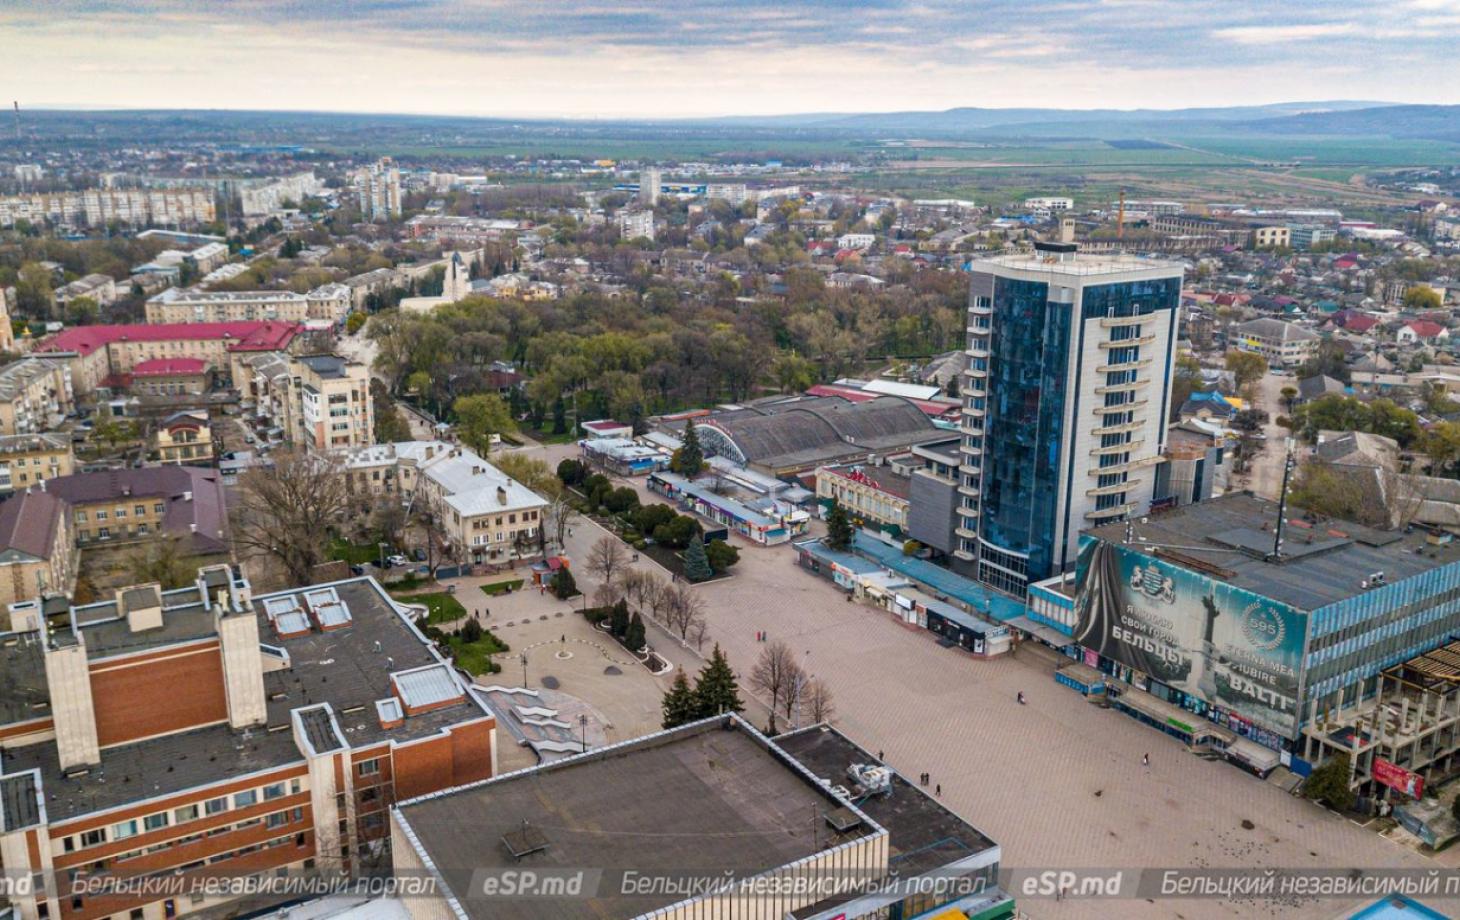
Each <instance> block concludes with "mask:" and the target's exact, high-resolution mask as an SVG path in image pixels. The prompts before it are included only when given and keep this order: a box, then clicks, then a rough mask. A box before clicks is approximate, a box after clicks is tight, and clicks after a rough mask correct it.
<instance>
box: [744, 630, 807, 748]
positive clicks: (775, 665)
mask: <svg viewBox="0 0 1460 920" xmlns="http://www.w3.org/2000/svg"><path fill="white" fill-rule="evenodd" d="M804 679H805V674H804V672H803V671H802V669H801V663H800V662H798V661H797V660H796V653H795V652H793V651H792V650H791V647H790V646H789V645H787V644H786V643H784V642H772V643H770V644H769V645H767V646H766V647H765V648H764V649H762V650H761V653H760V657H759V658H758V659H756V662H755V667H754V668H752V669H751V671H750V685H751V686H752V687H754V688H755V689H757V690H759V691H760V692H762V693H764V694H766V695H767V696H769V697H770V698H771V701H770V708H771V722H770V730H771V732H772V733H774V732H775V730H776V710H777V709H779V708H780V706H781V704H782V702H783V701H784V700H785V698H786V697H789V696H790V695H791V694H792V693H793V692H794V690H795V688H796V687H797V685H798V684H799V682H800V681H803V680H804Z"/></svg>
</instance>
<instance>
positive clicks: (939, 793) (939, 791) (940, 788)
mask: <svg viewBox="0 0 1460 920" xmlns="http://www.w3.org/2000/svg"><path fill="white" fill-rule="evenodd" d="M933 794H934V795H936V796H938V797H939V798H942V796H943V784H942V783H939V784H938V788H937V789H935V790H933Z"/></svg>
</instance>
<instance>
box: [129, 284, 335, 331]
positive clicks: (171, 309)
mask: <svg viewBox="0 0 1460 920" xmlns="http://www.w3.org/2000/svg"><path fill="white" fill-rule="evenodd" d="M308 318H309V298H308V297H306V296H305V295H303V294H296V293H294V292H293V291H197V290H193V289H191V288H168V289H167V290H165V291H163V292H162V293H160V294H156V295H154V296H152V297H149V298H147V322H149V323H236V322H246V321H250V320H274V321H278V322H286V323H302V322H304V321H305V320H306V319H308Z"/></svg>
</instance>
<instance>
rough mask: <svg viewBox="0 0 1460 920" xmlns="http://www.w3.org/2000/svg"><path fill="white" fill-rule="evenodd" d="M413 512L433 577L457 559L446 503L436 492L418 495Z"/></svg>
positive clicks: (427, 563)
mask: <svg viewBox="0 0 1460 920" xmlns="http://www.w3.org/2000/svg"><path fill="white" fill-rule="evenodd" d="M418 499H419V500H418V501H417V502H416V503H415V505H414V509H415V512H414V514H412V516H411V518H412V523H414V524H415V526H416V528H417V529H418V530H420V532H421V542H422V544H423V545H424V548H425V550H426V568H427V569H428V570H429V571H430V573H431V577H432V578H435V577H436V570H437V569H439V568H441V566H443V565H445V564H446V563H448V562H451V561H454V560H455V559H456V542H455V541H454V540H452V539H451V531H450V530H449V529H448V528H447V526H446V505H445V503H444V502H443V501H442V500H441V497H440V496H439V495H436V494H434V493H430V494H426V495H421V496H418Z"/></svg>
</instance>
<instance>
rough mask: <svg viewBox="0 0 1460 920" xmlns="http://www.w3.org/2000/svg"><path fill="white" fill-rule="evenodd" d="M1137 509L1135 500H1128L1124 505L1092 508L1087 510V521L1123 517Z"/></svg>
mask: <svg viewBox="0 0 1460 920" xmlns="http://www.w3.org/2000/svg"><path fill="white" fill-rule="evenodd" d="M1134 510H1136V503H1135V502H1126V503H1125V504H1123V505H1113V506H1111V507H1109V508H1091V509H1090V510H1089V511H1086V512H1085V520H1087V521H1108V520H1110V519H1111V518H1117V517H1122V516H1124V515H1127V514H1130V513H1131V512H1132V511H1134Z"/></svg>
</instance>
